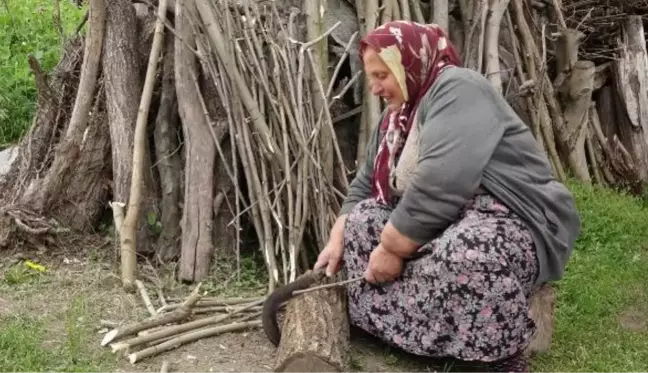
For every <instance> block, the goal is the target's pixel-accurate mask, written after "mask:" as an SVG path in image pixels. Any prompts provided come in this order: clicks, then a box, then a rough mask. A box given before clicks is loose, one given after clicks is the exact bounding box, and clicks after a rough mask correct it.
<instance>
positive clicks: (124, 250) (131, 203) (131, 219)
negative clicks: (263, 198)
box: [119, 0, 166, 290]
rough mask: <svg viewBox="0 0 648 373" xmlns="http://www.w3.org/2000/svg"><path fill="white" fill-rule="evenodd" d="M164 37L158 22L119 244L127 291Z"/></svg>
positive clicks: (134, 262)
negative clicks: (151, 109)
mask: <svg viewBox="0 0 648 373" xmlns="http://www.w3.org/2000/svg"><path fill="white" fill-rule="evenodd" d="M165 15H166V0H160V6H159V17H160V18H162V19H163V17H165ZM163 36H164V24H163V22H161V21H159V20H158V21H157V22H156V25H155V34H154V36H153V44H152V46H151V54H150V56H149V64H148V68H147V71H146V79H145V81H144V88H143V90H142V97H141V100H140V106H139V112H138V114H137V122H136V123H135V139H134V143H133V170H132V176H131V189H130V197H129V200H128V208H127V210H126V217H125V218H124V222H123V224H122V226H121V234H120V235H119V241H120V243H121V258H122V261H121V265H122V284H123V286H124V288H125V289H127V290H130V289H132V288H133V283H134V281H135V269H136V267H137V256H136V254H137V222H138V220H139V218H140V204H141V200H140V198H141V197H140V196H141V194H142V187H143V179H144V177H143V173H144V172H145V170H144V159H145V151H146V141H147V140H146V123H147V121H148V113H149V108H150V106H151V96H152V95H153V87H154V86H155V76H156V73H157V64H158V59H159V56H160V50H161V49H162V40H163Z"/></svg>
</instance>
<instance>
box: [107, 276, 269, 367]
mask: <svg viewBox="0 0 648 373" xmlns="http://www.w3.org/2000/svg"><path fill="white" fill-rule="evenodd" d="M137 286H138V288H139V290H140V295H141V296H142V299H143V302H144V305H145V306H146V308H147V309H148V311H149V313H150V315H151V316H150V317H149V318H146V319H144V320H141V321H138V322H133V323H129V324H126V325H121V326H114V328H113V329H112V330H110V331H108V332H107V333H106V334H105V335H104V338H103V339H102V341H101V345H102V346H110V348H111V349H112V352H113V353H123V354H125V356H127V358H128V360H129V361H130V362H131V364H135V363H137V362H139V361H142V360H143V359H146V358H148V357H151V356H155V355H158V354H160V353H163V352H165V351H169V350H171V349H174V348H177V347H179V346H182V345H184V344H187V343H191V342H195V341H197V340H199V339H202V338H208V337H213V336H216V335H219V334H223V333H228V332H235V331H241V330H245V329H251V328H256V327H259V326H260V325H261V320H260V316H261V307H262V304H263V301H264V300H265V297H258V298H211V297H203V296H201V295H200V287H201V283H199V284H198V285H197V286H196V288H195V289H194V290H193V291H192V292H191V294H190V295H189V296H188V297H187V298H186V299H184V301H182V302H180V301H179V300H172V299H169V300H165V299H164V297H163V296H161V297H160V299H159V300H160V302H161V303H162V306H161V307H159V308H157V309H156V308H155V307H154V306H153V303H152V302H151V299H150V297H149V295H148V292H147V290H146V288H145V286H144V285H143V283H142V282H140V281H139V280H138V281H137Z"/></svg>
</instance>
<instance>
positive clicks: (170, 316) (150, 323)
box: [101, 284, 201, 346]
mask: <svg viewBox="0 0 648 373" xmlns="http://www.w3.org/2000/svg"><path fill="white" fill-rule="evenodd" d="M200 286H201V284H198V286H196V288H195V289H194V290H193V291H192V292H191V294H190V295H189V296H188V297H187V300H185V302H184V303H183V304H182V306H181V307H180V308H178V309H177V310H175V311H173V312H170V313H166V314H163V315H161V316H158V317H154V318H151V319H146V320H144V321H142V322H138V323H133V324H129V325H126V326H124V327H121V328H118V329H113V330H112V331H110V332H108V333H106V335H105V336H104V338H103V339H102V340H101V345H102V346H105V345H107V344H108V343H111V342H112V341H114V340H116V339H119V338H121V337H125V336H128V335H132V334H135V333H137V332H140V331H142V330H147V329H151V328H154V327H156V326H160V325H165V324H169V323H172V322H177V321H180V320H184V319H186V318H187V317H189V316H191V309H192V308H193V307H194V305H195V304H196V303H197V302H198V300H200V293H198V291H199V289H200Z"/></svg>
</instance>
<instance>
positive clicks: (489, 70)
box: [435, 0, 509, 94]
mask: <svg viewBox="0 0 648 373" xmlns="http://www.w3.org/2000/svg"><path fill="white" fill-rule="evenodd" d="M508 3H509V0H489V7H490V12H489V13H488V18H487V20H486V49H485V55H484V60H485V61H486V77H487V78H488V79H489V80H490V82H491V84H492V85H493V86H494V87H495V89H496V90H497V91H498V92H499V93H500V94H502V76H501V74H500V58H499V44H500V41H499V34H500V25H501V24H502V18H503V16H504V12H505V11H506V8H507V7H508ZM446 5H447V4H446ZM435 9H436V4H435Z"/></svg>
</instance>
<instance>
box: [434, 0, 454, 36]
mask: <svg viewBox="0 0 648 373" xmlns="http://www.w3.org/2000/svg"><path fill="white" fill-rule="evenodd" d="M432 23H436V24H437V25H439V26H440V27H441V28H442V29H443V31H445V32H446V33H448V30H449V25H450V23H449V19H448V0H436V1H434V4H433V5H432Z"/></svg>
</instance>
